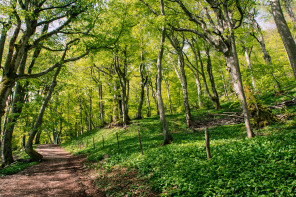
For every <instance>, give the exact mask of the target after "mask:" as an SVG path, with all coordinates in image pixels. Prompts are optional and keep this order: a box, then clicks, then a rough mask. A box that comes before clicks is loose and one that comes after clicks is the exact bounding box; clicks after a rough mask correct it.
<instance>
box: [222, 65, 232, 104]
mask: <svg viewBox="0 0 296 197" xmlns="http://www.w3.org/2000/svg"><path fill="white" fill-rule="evenodd" d="M220 74H221V77H222V82H223V87H224V94H225V96H226V98H227V101H228V102H229V101H230V100H229V97H228V90H227V84H226V82H225V77H224V74H223V71H222V69H220Z"/></svg>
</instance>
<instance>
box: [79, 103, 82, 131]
mask: <svg viewBox="0 0 296 197" xmlns="http://www.w3.org/2000/svg"><path fill="white" fill-rule="evenodd" d="M79 111H80V135H82V134H83V114H82V98H79Z"/></svg>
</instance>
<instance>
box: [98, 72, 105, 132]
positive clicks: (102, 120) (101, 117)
mask: <svg viewBox="0 0 296 197" xmlns="http://www.w3.org/2000/svg"><path fill="white" fill-rule="evenodd" d="M98 79H99V85H98V89H99V107H100V120H101V125H102V126H104V125H105V119H104V116H105V115H104V104H103V85H102V82H101V76H100V72H99V73H98Z"/></svg>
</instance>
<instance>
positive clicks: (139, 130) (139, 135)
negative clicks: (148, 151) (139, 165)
mask: <svg viewBox="0 0 296 197" xmlns="http://www.w3.org/2000/svg"><path fill="white" fill-rule="evenodd" d="M138 136H139V142H140V149H141V153H142V155H144V153H143V148H142V142H141V134H140V130H138Z"/></svg>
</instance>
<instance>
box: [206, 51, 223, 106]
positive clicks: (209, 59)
mask: <svg viewBox="0 0 296 197" xmlns="http://www.w3.org/2000/svg"><path fill="white" fill-rule="evenodd" d="M205 48H206V55H207V71H208V74H209V79H210V82H211V86H212V91H213V94H214V96H211V99H212V101H213V102H214V103H215V109H221V105H220V100H219V95H218V92H217V90H216V85H215V80H214V76H213V70H212V61H211V56H210V47H205Z"/></svg>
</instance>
